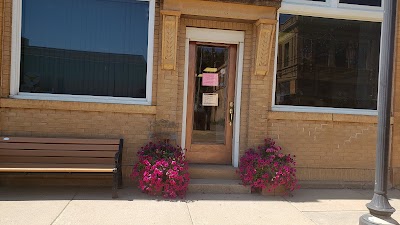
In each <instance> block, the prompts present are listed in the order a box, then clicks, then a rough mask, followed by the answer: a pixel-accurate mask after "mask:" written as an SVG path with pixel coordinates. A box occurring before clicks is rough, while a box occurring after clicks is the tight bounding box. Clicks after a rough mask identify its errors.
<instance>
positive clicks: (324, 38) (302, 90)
mask: <svg viewBox="0 0 400 225" xmlns="http://www.w3.org/2000/svg"><path fill="white" fill-rule="evenodd" d="M380 37H381V23H379V22H366V21H351V20H341V19H328V18H317V17H310V16H298V15H290V14H281V15H280V17H279V40H278V49H279V50H278V60H277V74H276V93H275V104H276V105H291V106H313V107H330V108H350V109H371V110H375V109H376V108H377V96H378V76H379V54H380Z"/></svg>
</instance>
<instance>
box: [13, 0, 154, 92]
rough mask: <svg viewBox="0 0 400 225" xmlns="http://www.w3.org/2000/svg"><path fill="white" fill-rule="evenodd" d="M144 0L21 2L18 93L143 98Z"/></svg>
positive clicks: (146, 16) (146, 18) (145, 55)
mask: <svg viewBox="0 0 400 225" xmlns="http://www.w3.org/2000/svg"><path fill="white" fill-rule="evenodd" d="M148 30H149V1H139V0H129V1H128V0H119V1H112V0H102V1H97V0H23V1H22V35H21V36H22V37H21V72H20V86H19V91H20V92H28V93H49V94H68V95H90V96H111V97H130V98H146V82H147V81H146V78H147V64H148Z"/></svg>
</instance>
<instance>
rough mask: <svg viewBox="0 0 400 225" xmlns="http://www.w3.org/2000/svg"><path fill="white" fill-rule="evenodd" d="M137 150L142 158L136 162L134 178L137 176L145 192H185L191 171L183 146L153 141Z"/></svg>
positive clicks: (165, 194) (181, 194)
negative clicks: (189, 170)
mask: <svg viewBox="0 0 400 225" xmlns="http://www.w3.org/2000/svg"><path fill="white" fill-rule="evenodd" d="M137 154H138V156H139V162H138V163H136V164H135V165H134V167H133V170H132V174H131V178H132V179H134V180H138V183H139V188H140V189H141V190H142V191H143V192H144V193H147V194H150V195H162V196H163V197H164V198H176V197H178V196H179V197H184V196H185V194H186V190H187V187H188V185H189V172H188V164H187V162H186V161H185V156H184V154H183V149H182V148H180V147H179V146H178V147H175V146H172V145H171V144H169V143H164V142H159V143H152V142H150V143H148V144H147V145H146V146H144V147H142V148H141V150H140V151H139V152H138V153H137Z"/></svg>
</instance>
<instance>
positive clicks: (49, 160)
mask: <svg viewBox="0 0 400 225" xmlns="http://www.w3.org/2000/svg"><path fill="white" fill-rule="evenodd" d="M0 163H43V164H54V163H63V164H109V165H114V164H115V161H114V158H112V157H109V158H81V157H37V156H35V157H24V156H20V157H18V156H2V157H0Z"/></svg>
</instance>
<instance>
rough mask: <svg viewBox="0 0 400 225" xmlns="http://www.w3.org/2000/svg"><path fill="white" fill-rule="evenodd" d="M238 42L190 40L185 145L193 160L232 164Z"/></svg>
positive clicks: (189, 158) (195, 161)
mask: <svg viewBox="0 0 400 225" xmlns="http://www.w3.org/2000/svg"><path fill="white" fill-rule="evenodd" d="M236 62H237V45H225V44H212V43H199V42H190V47H189V71H188V75H189V77H188V96H187V98H188V99H187V121H186V148H187V150H188V151H187V154H186V156H187V159H188V161H189V162H190V163H210V164H231V163H232V137H233V118H234V116H233V115H234V105H235V103H234V99H235V96H234V94H235V79H236Z"/></svg>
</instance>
